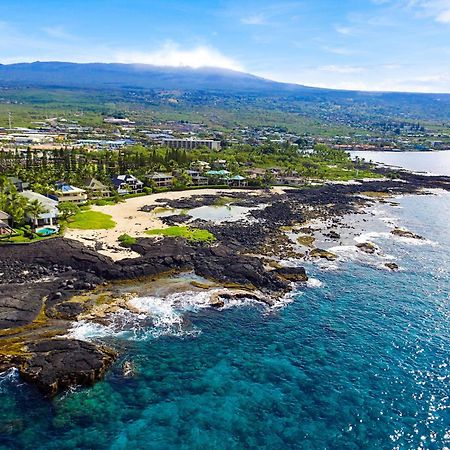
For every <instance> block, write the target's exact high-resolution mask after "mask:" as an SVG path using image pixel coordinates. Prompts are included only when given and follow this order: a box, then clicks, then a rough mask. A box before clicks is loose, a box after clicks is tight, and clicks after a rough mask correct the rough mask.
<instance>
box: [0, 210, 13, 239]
mask: <svg viewBox="0 0 450 450" xmlns="http://www.w3.org/2000/svg"><path fill="white" fill-rule="evenodd" d="M11 226H12V218H11V216H10V215H9V214H8V213H6V212H4V211H0V236H6V235H9V234H11V233H13V231H14V230H13V229H12V228H11Z"/></svg>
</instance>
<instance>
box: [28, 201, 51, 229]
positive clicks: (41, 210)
mask: <svg viewBox="0 0 450 450" xmlns="http://www.w3.org/2000/svg"><path fill="white" fill-rule="evenodd" d="M26 212H27V213H28V214H29V215H30V216H31V217H32V219H33V226H34V228H36V227H37V225H38V219H39V216H40V215H41V214H45V213H46V212H48V210H47V209H46V208H45V206H44V205H43V204H42V203H41V202H40V201H39V200H37V199H36V200H32V201H30V202H29V203H28V205H27V206H26Z"/></svg>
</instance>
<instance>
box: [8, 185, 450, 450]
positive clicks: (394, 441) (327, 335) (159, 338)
mask: <svg viewBox="0 0 450 450" xmlns="http://www.w3.org/2000/svg"><path fill="white" fill-rule="evenodd" d="M395 201H396V202H397V203H398V205H389V204H376V205H375V206H374V207H373V208H372V209H371V215H370V217H371V225H370V226H369V228H370V229H368V230H367V229H366V230H364V231H363V232H361V233H359V235H358V233H356V234H357V236H356V238H357V240H359V241H365V240H370V241H371V242H374V243H375V244H376V245H377V246H378V247H379V249H380V252H379V253H380V254H379V255H370V256H368V255H366V254H363V253H361V252H357V251H356V249H355V248H354V246H352V245H348V243H347V244H346V245H343V246H341V248H335V249H334V250H335V251H336V252H337V253H338V254H340V255H341V256H342V257H341V258H340V259H339V260H338V261H337V262H336V261H335V262H329V263H328V262H326V263H313V262H308V263H307V264H306V269H307V271H308V274H309V275H310V278H311V279H310V281H309V282H308V283H307V284H306V285H299V286H298V288H296V290H295V291H294V293H293V294H292V295H291V296H290V297H289V298H286V299H285V302H284V303H281V304H279V305H277V307H275V308H268V307H264V306H262V305H259V304H257V303H252V302H245V301H242V302H235V303H232V304H229V305H227V307H226V308H224V309H222V310H216V309H211V308H206V307H205V304H204V303H205V302H204V299H203V298H202V296H201V295H200V294H196V295H194V294H174V295H175V298H174V297H173V296H172V298H171V300H170V301H169V302H162V301H161V299H158V298H155V297H145V296H143V297H142V298H139V299H137V300H136V301H137V302H139V303H140V306H141V307H142V308H144V310H145V308H147V309H148V311H149V312H151V313H152V314H153V315H154V317H156V320H155V325H154V327H152V328H146V327H145V326H142V323H141V324H140V325H139V326H136V327H135V328H134V329H132V330H131V331H130V330H128V331H121V330H119V329H102V328H101V327H99V328H97V329H95V327H94V329H92V328H89V327H88V326H85V327H84V328H79V329H76V330H74V333H78V334H79V335H80V336H84V337H85V338H90V339H100V340H102V341H103V342H106V343H109V344H110V345H112V346H114V347H116V348H117V349H119V350H120V352H121V357H120V359H119V361H118V362H117V363H116V364H115V366H114V367H113V368H112V370H111V371H110V372H108V374H107V375H106V377H105V379H104V380H103V381H100V382H99V383H97V384H96V385H95V386H93V387H92V388H74V389H73V390H71V391H68V392H65V393H63V394H60V395H59V396H57V397H56V398H54V399H52V400H47V399H44V398H43V397H42V396H41V394H39V393H38V392H37V390H36V389H35V388H34V387H32V386H29V385H27V384H24V383H23V382H21V380H20V379H19V378H18V376H17V374H16V373H15V372H14V371H10V372H8V373H4V374H2V375H1V377H0V397H1V398H0V447H1V448H11V449H55V450H56V449H58V450H60V449H80V448H83V449H84V448H86V449H113V450H119V449H177V450H179V449H256V448H257V449H436V450H437V449H440V450H441V449H445V448H447V447H450V400H449V395H450V388H449V386H450V350H449V349H450V320H449V319H450V296H449V295H450V238H449V236H450V220H449V218H450V193H445V192H436V193H435V195H408V196H404V197H399V198H397V199H395ZM368 217H369V216H368ZM394 226H404V227H405V228H407V229H408V230H411V231H413V232H414V233H417V234H419V235H421V236H424V237H425V240H415V239H405V238H402V237H398V236H393V235H392V234H390V233H389V229H392V227H394ZM361 234H363V235H362V236H361ZM357 240H355V241H354V243H356V242H357ZM338 247H339V246H338ZM386 261H393V262H396V263H397V264H398V265H399V266H400V270H399V271H396V272H392V271H389V270H387V269H386V268H385V267H384V263H385V262H386ZM177 295H178V297H176V296H177ZM128 319H129V318H128ZM124 361H132V363H133V365H134V367H135V371H136V373H135V375H134V376H131V377H128V378H127V377H124V376H123V370H122V364H123V362H124Z"/></svg>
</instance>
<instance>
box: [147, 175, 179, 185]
mask: <svg viewBox="0 0 450 450" xmlns="http://www.w3.org/2000/svg"><path fill="white" fill-rule="evenodd" d="M148 179H149V180H151V181H153V182H154V183H155V184H156V186H158V187H171V186H172V184H173V176H172V175H170V173H160V172H155V173H153V174H151V175H149V176H148Z"/></svg>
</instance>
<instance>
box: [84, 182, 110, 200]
mask: <svg viewBox="0 0 450 450" xmlns="http://www.w3.org/2000/svg"><path fill="white" fill-rule="evenodd" d="M85 187H86V191H87V193H88V196H89V198H92V199H98V198H104V197H111V189H110V188H109V187H108V186H106V185H104V184H103V183H102V182H101V181H99V180H97V179H96V178H88V179H87V180H86V183H85Z"/></svg>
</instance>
